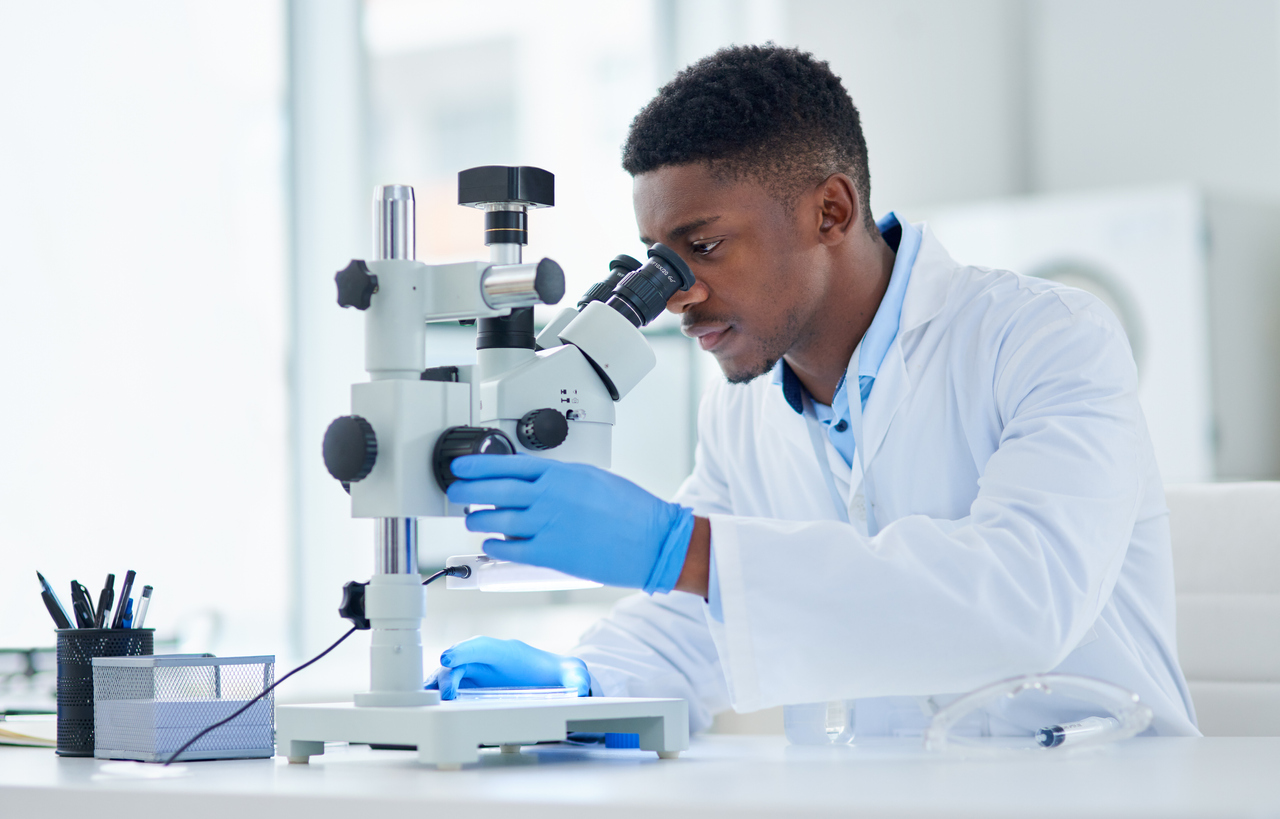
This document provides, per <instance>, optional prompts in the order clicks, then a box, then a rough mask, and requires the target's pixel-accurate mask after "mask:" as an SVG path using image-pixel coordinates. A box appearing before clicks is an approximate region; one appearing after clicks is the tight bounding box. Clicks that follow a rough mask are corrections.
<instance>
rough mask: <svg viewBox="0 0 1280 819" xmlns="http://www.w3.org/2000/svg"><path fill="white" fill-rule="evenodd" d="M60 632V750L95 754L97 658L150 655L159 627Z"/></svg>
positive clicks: (65, 753) (66, 630)
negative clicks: (94, 666)
mask: <svg viewBox="0 0 1280 819" xmlns="http://www.w3.org/2000/svg"><path fill="white" fill-rule="evenodd" d="M57 634H58V749H57V753H58V754H59V755H60V756H93V658H94V657H125V656H130V657H131V656H137V655H141V654H150V653H151V651H152V645H153V637H154V635H155V629H149V628H135V629H129V628H63V629H58V630H57Z"/></svg>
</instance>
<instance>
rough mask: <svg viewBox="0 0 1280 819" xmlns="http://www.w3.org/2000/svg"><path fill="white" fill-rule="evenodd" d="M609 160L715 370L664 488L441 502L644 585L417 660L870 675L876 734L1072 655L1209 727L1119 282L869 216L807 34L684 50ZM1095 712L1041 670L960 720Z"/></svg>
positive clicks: (575, 566) (589, 681)
mask: <svg viewBox="0 0 1280 819" xmlns="http://www.w3.org/2000/svg"><path fill="white" fill-rule="evenodd" d="M623 165H624V167H625V168H626V169H627V170H628V171H629V172H630V173H631V174H632V175H633V176H634V178H635V188H634V196H635V208H636V219H637V222H638V224H639V227H640V232H641V236H642V241H644V242H645V243H646V244H652V243H654V242H662V243H663V244H666V245H667V246H669V247H671V248H673V249H675V251H676V252H677V253H679V254H680V256H681V257H682V258H684V259H685V261H687V262H688V263H689V265H690V268H691V269H692V271H693V273H694V276H695V278H696V280H697V281H696V284H694V285H693V287H692V288H690V289H689V290H688V291H687V292H681V293H677V294H676V295H675V296H674V297H673V298H672V299H671V300H670V302H668V305H667V307H668V309H670V310H671V311H672V312H674V313H677V314H679V315H680V316H681V322H682V329H683V330H684V332H685V333H686V334H688V335H690V336H693V337H695V338H697V339H698V341H699V343H700V344H701V346H702V347H703V349H705V350H708V351H710V352H711V353H712V354H713V355H714V356H715V357H716V359H717V360H718V362H719V364H720V366H721V368H722V369H723V371H724V374H725V376H726V378H727V382H728V383H726V384H724V385H721V386H718V387H717V388H715V389H714V390H712V391H711V392H710V393H709V394H708V395H707V397H706V398H705V399H704V401H703V405H702V409H701V412H700V417H699V443H698V449H697V458H696V465H695V467H694V472H693V474H692V475H691V476H690V478H689V479H688V480H687V481H686V482H685V484H684V486H683V487H682V488H681V490H680V492H679V494H678V496H677V498H676V502H675V503H665V502H663V501H661V500H659V499H657V498H654V497H652V496H651V495H649V494H648V493H646V492H644V491H643V490H641V489H639V488H638V487H636V486H634V485H633V484H630V483H628V482H627V481H624V480H622V479H621V478H618V477H616V476H613V475H611V474H609V473H607V472H604V471H603V470H598V469H594V468H591V467H586V466H582V465H575V464H561V463H556V462H553V461H546V460H539V459H535V458H529V457H521V456H517V457H504V458H493V457H484V456H474V457H471V458H467V459H460V460H459V461H457V462H455V465H454V472H455V473H456V474H457V475H459V476H460V477H461V478H463V479H464V480H461V481H459V482H457V483H455V484H454V485H453V486H452V487H450V490H449V496H450V498H451V499H452V500H453V501H454V502H458V503H473V504H491V505H493V506H494V507H496V508H495V509H493V510H489V511H478V512H473V513H472V514H470V515H469V516H468V519H467V525H468V527H469V528H471V529H473V530H476V531H485V532H498V533H501V534H504V535H506V536H507V537H508V538H511V539H508V540H497V539H495V540H489V541H487V543H486V547H485V548H486V551H488V552H489V553H490V554H492V555H494V556H495V557H498V558H504V559H513V560H519V561H522V562H527V563H533V564H537V565H543V566H549V567H552V568H556V569H560V570H562V571H566V572H569V573H571V574H575V575H578V576H581V577H587V578H591V579H595V580H599V581H601V582H604V583H608V584H612V585H620V586H631V587H635V588H641V589H643V590H645V591H646V592H649V593H650V594H649V595H637V596H636V597H633V598H629V599H627V600H624V601H623V602H622V603H620V604H619V605H618V606H617V608H616V609H615V611H614V612H613V613H612V614H611V615H610V617H608V618H607V619H605V620H604V621H602V622H601V623H599V624H598V625H597V626H595V627H594V628H593V629H592V630H591V631H590V632H588V634H587V635H585V636H584V638H583V641H582V644H581V645H580V646H579V647H578V648H577V649H576V650H575V652H574V656H572V657H558V656H556V655H552V654H549V653H547V652H543V651H540V650H538V649H535V648H532V647H530V646H527V645H525V644H523V643H519V642H516V641H498V640H491V639H489V638H476V639H474V640H469V641H466V642H464V643H461V644H459V645H457V646H454V647H453V648H451V649H449V650H448V651H446V652H445V653H444V655H443V656H442V658H441V663H442V668H441V669H440V670H439V671H437V673H436V676H435V677H434V678H433V681H432V683H431V684H432V685H439V686H440V687H441V688H442V690H443V694H444V696H446V697H450V696H453V695H454V693H455V692H456V689H457V687H458V686H459V685H463V686H467V685H498V684H506V685H511V684H524V685H545V684H569V685H573V686H576V687H578V689H579V692H580V693H582V694H587V693H593V694H597V695H607V696H663V695H665V696H680V697H684V698H685V699H687V700H688V701H689V704H690V719H691V723H692V724H691V727H692V728H693V729H694V730H698V729H701V728H705V727H706V726H707V725H708V724H709V723H710V720H711V717H712V715H713V714H714V713H715V712H716V711H719V710H723V709H725V708H726V707H729V706H732V707H734V708H736V709H737V710H739V711H750V710H755V709H758V708H763V707H768V706H773V705H779V704H797V703H806V702H821V701H829V700H836V699H840V700H856V702H855V704H854V711H855V723H856V728H855V730H856V731H857V733H858V734H859V735H860V736H868V735H877V734H882V735H902V734H911V733H918V732H919V731H921V730H922V729H923V728H924V727H925V726H927V724H928V721H929V717H930V714H931V713H932V712H933V711H935V710H936V709H937V708H938V707H939V706H940V705H943V704H945V703H946V702H948V701H949V700H952V699H954V698H955V697H956V696H958V695H959V694H961V693H963V692H966V691H969V690H971V689H974V688H977V687H979V686H982V685H984V684H987V683H990V682H993V681H996V680H999V679H1002V678H1007V677H1011V676H1015V675H1019V674H1026V673H1035V672H1048V671H1058V672H1065V673H1078V674H1084V675H1087V676H1091V677H1096V678H1101V679H1104V680H1107V681H1110V682H1113V683H1116V684H1118V685H1120V686H1123V687H1124V688H1126V689H1129V690H1131V691H1134V692H1136V693H1138V694H1139V695H1140V696H1141V698H1142V700H1143V701H1144V702H1146V703H1147V704H1148V705H1149V706H1150V707H1151V708H1152V709H1153V710H1154V712H1155V721H1154V722H1153V725H1152V730H1153V731H1154V732H1156V733H1160V734H1182V735H1195V734H1196V733H1197V731H1196V728H1195V724H1194V715H1193V712H1192V707H1191V700H1190V697H1189V695H1188V693H1187V689H1186V683H1185V681H1184V679H1183V677H1182V673H1181V671H1180V669H1179V667H1178V662H1177V657H1176V647H1175V640H1174V625H1173V624H1174V603H1173V576H1172V565H1171V555H1170V547H1169V532H1168V513H1167V510H1166V509H1165V506H1164V499H1163V491H1162V488H1161V484H1160V479H1159V474H1158V472H1157V469H1156V464H1155V461H1154V457H1153V454H1152V449H1151V445H1150V442H1149V439H1148V435H1147V431H1146V425H1145V421H1144V419H1143V416H1142V411H1141V409H1140V408H1139V405H1138V399H1137V373H1136V368H1135V366H1134V362H1133V356H1132V353H1131V351H1130V349H1129V346H1128V344H1127V341H1126V339H1125V336H1124V332H1123V330H1122V329H1121V327H1120V325H1119V323H1118V322H1117V321H1116V319H1115V317H1114V316H1112V315H1111V314H1110V313H1109V312H1108V311H1107V310H1106V308H1105V307H1103V306H1102V305H1101V304H1100V303H1099V302H1098V301H1097V300H1096V299H1094V298H1092V297H1091V296H1089V295H1087V294H1085V293H1083V292H1080V291H1077V290H1073V289H1070V288H1065V287H1061V286H1058V285H1055V284H1052V283H1049V282H1046V281H1042V280H1036V279H1028V278H1025V277H1022V276H1019V275H1015V274H1013V273H1008V272H1002V271H992V270H987V269H982V268H972V267H963V266H960V265H958V264H957V263H956V262H954V261H952V260H951V259H950V258H949V257H948V255H947V253H946V251H945V250H944V249H943V248H942V246H941V245H940V244H939V243H938V241H937V239H936V238H935V237H934V236H933V235H932V234H931V233H930V232H929V230H928V229H927V227H924V226H922V225H913V224H910V223H906V222H903V221H900V220H899V219H898V217H897V216H896V215H894V214H889V215H888V216H887V217H885V218H883V219H882V220H880V222H879V223H877V222H876V221H874V220H873V218H872V217H871V212H870V209H869V203H870V181H869V176H868V172H867V156H866V147H865V143H864V141H863V137H862V132H861V127H860V124H859V120H858V113H857V110H856V109H855V108H854V106H853V103H852V101H851V100H850V99H849V96H848V94H847V93H846V92H845V90H844V88H843V87H842V85H841V83H840V81H839V79H838V78H837V77H836V76H834V75H833V74H832V73H831V72H830V70H829V69H828V67H827V65H826V64H825V63H822V62H818V61H816V60H814V59H813V57H812V56H811V55H808V54H804V53H801V52H798V51H795V50H792V49H783V48H776V47H771V46H768V47H756V46H746V47H737V48H731V49H726V50H723V51H721V52H719V53H717V54H715V55H714V56H712V57H708V58H706V59H704V60H702V61H700V62H698V63H696V64H695V65H693V66H691V67H690V68H689V69H688V70H686V71H684V72H682V73H681V74H680V75H679V76H677V77H676V78H675V79H674V80H673V81H672V82H671V83H669V84H668V85H667V86H666V87H664V88H663V89H662V90H661V91H660V92H659V94H658V96H657V97H656V98H655V99H654V100H653V101H652V102H651V103H650V104H649V105H648V106H647V107H646V108H645V109H644V110H643V111H641V113H640V114H639V116H637V118H636V120H635V122H634V123H633V124H632V127H631V132H630V135H629V137H628V140H627V144H626V147H625V151H624V158H623ZM673 589H674V590H676V591H679V592H688V593H689V594H665V592H670V591H671V590H673ZM654 593H657V594H654ZM1088 713H1090V709H1089V707H1088V706H1087V705H1082V704H1081V703H1079V702H1075V703H1072V702H1067V701H1063V700H1060V699H1054V698H1043V697H1042V698H1040V699H1039V700H1036V701H1034V702H1022V701H1014V702H1012V703H1008V704H1006V705H1003V706H998V707H995V708H993V709H988V712H986V713H985V714H983V715H981V719H980V720H979V723H980V724H976V725H974V726H970V729H971V730H973V731H975V732H977V733H989V734H1019V733H1021V734H1025V733H1027V732H1029V731H1034V730H1036V729H1038V728H1041V727H1043V726H1045V725H1049V724H1053V723H1055V722H1061V721H1067V720H1068V719H1070V718H1077V717H1079V716H1082V715H1087V714H1088Z"/></svg>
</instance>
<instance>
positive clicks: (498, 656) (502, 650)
mask: <svg viewBox="0 0 1280 819" xmlns="http://www.w3.org/2000/svg"><path fill="white" fill-rule="evenodd" d="M509 686H557V687H562V688H573V689H576V690H577V692H578V696H579V697H585V696H587V695H588V694H590V693H591V675H590V674H588V673H587V664H586V663H584V662H582V660H579V659H578V658H577V657H562V656H560V655H559V654H552V653H551V652H549V651H543V650H542V649H540V648H534V647H533V646H531V645H529V644H528V643H522V642H520V641H519V640H495V639H494V638H492V637H472V638H471V639H470V640H463V641H462V642H461V643H458V644H457V645H455V646H453V647H451V648H448V649H445V652H444V653H443V654H441V655H440V668H438V669H436V672H435V673H434V674H432V675H431V678H430V679H429V680H427V684H426V687H427V688H439V689H440V698H441V699H444V700H451V699H454V698H455V697H457V696H458V689H459V688H495V687H509Z"/></svg>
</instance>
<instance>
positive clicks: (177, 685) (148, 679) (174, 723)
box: [93, 654, 276, 762]
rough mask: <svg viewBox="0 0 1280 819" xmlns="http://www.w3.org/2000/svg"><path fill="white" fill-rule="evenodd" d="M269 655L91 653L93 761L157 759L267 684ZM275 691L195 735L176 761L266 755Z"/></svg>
mask: <svg viewBox="0 0 1280 819" xmlns="http://www.w3.org/2000/svg"><path fill="white" fill-rule="evenodd" d="M275 659H276V658H275V657H274V656H273V655H261V656H257V657H205V656H199V655H191V654H185V655H182V654H174V655H163V654H157V655H153V656H150V657H95V658H94V660H93V696H94V715H93V718H94V736H95V740H94V750H93V755H94V756H95V757H98V758H99V759H137V760H141V761H144V762H157V761H164V760H166V759H168V758H169V756H170V755H172V754H173V752H174V751H176V750H178V749H179V748H181V747H182V745H183V744H184V743H185V742H187V740H189V739H191V738H192V737H193V736H195V735H196V734H197V733H198V732H200V731H201V730H203V729H204V728H207V727H208V726H210V725H212V724H214V723H215V722H218V721H219V720H223V719H226V718H227V717H229V716H231V715H232V714H233V713H235V711H236V710H237V709H239V708H241V707H243V706H244V705H245V703H247V702H248V701H249V700H251V699H253V698H254V697H256V696H257V695H258V694H261V693H262V692H263V691H264V690H265V689H266V688H268V687H269V686H270V685H271V684H272V682H273V681H274V677H275ZM274 717H275V692H272V693H271V694H268V695H267V696H265V697H263V698H262V699H261V700H259V701H258V702H256V703H254V704H253V707H251V708H249V709H248V710H247V711H245V712H244V713H243V714H241V715H240V716H238V717H236V718H235V719H234V720H232V721H231V722H228V723H227V724H226V725H223V726H221V727H219V728H216V729H214V730H213V731H210V732H209V733H208V734H206V735H205V736H203V737H201V738H200V740H199V741H198V742H196V743H195V744H194V745H192V746H191V747H190V748H188V749H187V750H185V751H183V752H182V756H181V757H179V758H180V759H183V760H195V759H246V758H253V757H269V756H271V755H272V754H273V753H274V752H275V728H274V726H275V719H274Z"/></svg>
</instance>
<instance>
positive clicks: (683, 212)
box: [634, 163, 828, 383]
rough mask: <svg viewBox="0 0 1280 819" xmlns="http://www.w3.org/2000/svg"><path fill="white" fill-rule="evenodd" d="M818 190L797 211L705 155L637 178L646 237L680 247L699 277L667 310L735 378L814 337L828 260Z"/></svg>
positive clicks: (751, 374) (639, 217)
mask: <svg viewBox="0 0 1280 819" xmlns="http://www.w3.org/2000/svg"><path fill="white" fill-rule="evenodd" d="M808 198H809V197H806V196H801V197H799V200H798V203H797V205H798V206H797V207H795V208H794V209H793V210H792V211H790V212H788V209H787V208H785V207H784V206H783V205H782V204H781V203H779V202H778V201H777V199H776V198H774V197H773V196H772V195H770V193H769V192H768V191H766V190H765V188H764V187H762V186H761V185H759V184H758V183H755V182H753V181H750V180H742V181H723V180H720V179H717V178H716V177H715V176H714V175H713V174H712V173H711V171H710V170H709V169H708V168H707V167H706V165H705V163H695V164H692V165H675V166H667V167H663V168H659V169H657V170H655V171H651V172H649V173H644V174H640V175H639V176H637V177H636V178H635V186H634V199H635V208H636V222H637V224H638V225H639V227H640V236H641V241H642V242H644V243H645V244H646V245H651V244H653V243H654V242H661V243H663V244H665V245H667V246H668V247H670V248H671V249H673V250H675V251H676V253H678V254H680V257H681V258H682V259H684V260H685V261H686V262H688V264H689V268H690V269H691V270H692V271H693V275H694V277H695V278H696V279H697V282H696V283H695V284H694V286H693V287H691V288H690V289H689V290H688V291H687V292H677V293H676V294H675V295H674V296H672V297H671V300H670V301H668V302H667V309H668V310H670V311H671V312H673V313H676V314H678V315H679V316H680V318H681V322H680V329H681V331H682V332H684V334H685V335H687V336H691V337H693V338H696V339H698V343H699V344H700V345H701V346H702V349H704V350H707V351H709V352H710V353H711V354H712V355H714V356H715V357H716V360H717V361H719V363H720V368H721V369H722V370H723V371H724V374H725V376H726V377H727V378H728V379H729V380H730V381H731V382H734V383H741V382H746V381H750V380H751V379H753V378H755V377H757V376H759V375H762V374H764V373H766V372H768V371H769V370H770V369H771V368H772V367H773V365H774V364H775V363H776V362H777V361H778V359H779V358H781V357H782V356H783V354H784V353H786V352H787V351H788V350H791V349H792V348H793V347H796V346H797V345H799V344H803V343H805V342H806V341H808V340H809V339H810V338H811V337H812V332H813V331H812V327H811V325H812V321H813V318H814V316H815V315H816V314H817V312H818V310H819V308H820V306H821V304H822V298H823V295H824V294H825V292H826V281H827V275H828V271H827V270H826V269H825V266H826V265H827V263H828V262H827V259H826V257H825V255H824V254H823V253H821V248H822V244H821V243H820V242H819V241H817V236H816V229H817V217H816V216H815V214H811V213H809V212H808V211H807V210H806V207H805V205H806V203H807V200H808Z"/></svg>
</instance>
